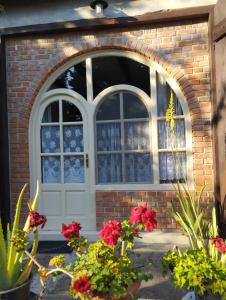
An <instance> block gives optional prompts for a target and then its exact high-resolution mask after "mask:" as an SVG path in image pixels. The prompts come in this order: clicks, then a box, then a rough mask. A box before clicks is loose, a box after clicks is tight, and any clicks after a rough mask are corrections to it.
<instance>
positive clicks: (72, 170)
mask: <svg viewBox="0 0 226 300" xmlns="http://www.w3.org/2000/svg"><path fill="white" fill-rule="evenodd" d="M64 182H65V183H83V182H84V157H83V156H65V157H64Z"/></svg>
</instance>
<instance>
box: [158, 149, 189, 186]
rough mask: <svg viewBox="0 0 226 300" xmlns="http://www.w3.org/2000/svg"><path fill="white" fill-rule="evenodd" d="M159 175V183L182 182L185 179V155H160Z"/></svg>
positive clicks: (181, 153)
mask: <svg viewBox="0 0 226 300" xmlns="http://www.w3.org/2000/svg"><path fill="white" fill-rule="evenodd" d="M159 173H160V183H171V182H176V181H177V180H179V181H180V182H184V181H185V178H186V177H187V172H186V153H185V152H179V153H178V154H176V153H170V152H167V153H160V154H159ZM184 177H185V178H184Z"/></svg>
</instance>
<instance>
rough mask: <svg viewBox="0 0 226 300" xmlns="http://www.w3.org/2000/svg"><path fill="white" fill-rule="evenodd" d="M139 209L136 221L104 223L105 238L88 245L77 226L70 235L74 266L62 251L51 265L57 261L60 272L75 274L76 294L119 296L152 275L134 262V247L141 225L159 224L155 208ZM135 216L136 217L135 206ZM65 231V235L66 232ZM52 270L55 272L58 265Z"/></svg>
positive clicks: (72, 292)
mask: <svg viewBox="0 0 226 300" xmlns="http://www.w3.org/2000/svg"><path fill="white" fill-rule="evenodd" d="M135 211H136V215H137V218H136V220H135V221H134V222H132V221H131V220H124V221H122V222H117V221H116V220H110V221H108V222H106V223H104V225H103V228H102V230H101V231H100V237H101V239H99V240H97V241H96V242H95V243H91V244H89V245H88V246H87V244H86V243H85V242H87V241H86V239H85V238H83V237H82V236H78V231H77V230H76V231H74V233H75V234H71V235H70V236H68V245H70V246H72V248H73V251H74V252H75V253H76V254H77V259H76V260H75V261H74V263H73V266H69V265H65V261H64V258H63V256H62V255H61V256H57V257H55V258H52V259H51V261H50V265H53V264H54V265H55V266H56V267H58V271H59V272H60V271H64V273H68V275H69V276H70V277H71V278H72V283H71V287H70V293H71V295H72V297H74V298H77V297H79V298H81V299H91V298H93V297H100V298H101V297H107V298H109V299H110V298H114V299H119V298H121V297H123V296H125V295H126V294H127V291H128V289H129V287H130V286H131V285H132V284H133V283H134V282H137V281H141V280H148V279H150V278H152V275H151V274H146V273H145V272H144V271H143V270H142V269H141V267H136V266H135V265H134V262H133V259H132V254H133V252H132V250H131V249H132V248H133V246H134V238H135V237H139V231H140V230H141V229H144V228H146V230H148V231H149V230H150V228H151V226H153V227H155V226H156V220H155V212H154V211H153V210H149V209H148V208H147V207H137V208H135ZM131 216H133V217H132V219H133V220H134V209H132V212H131ZM144 216H145V218H144ZM142 219H143V221H142ZM74 224H75V223H74ZM76 224H77V226H76V227H77V228H79V226H78V223H77V222H76ZM147 224H148V226H147ZM65 226H66V227H65ZM70 227H71V226H70V224H69V225H64V226H63V227H62V229H65V228H70ZM153 227H152V228H153ZM62 233H63V235H64V236H65V232H64V231H62ZM59 267H60V268H61V270H60V269H59ZM55 270H56V269H55ZM52 272H55V271H54V269H53V270H52Z"/></svg>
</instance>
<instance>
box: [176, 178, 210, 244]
mask: <svg viewBox="0 0 226 300" xmlns="http://www.w3.org/2000/svg"><path fill="white" fill-rule="evenodd" d="M174 187H175V191H176V195H177V199H178V201H179V205H180V211H178V209H177V208H176V206H175V205H174V204H172V207H173V217H174V219H175V220H176V221H177V222H178V223H179V224H180V225H181V227H182V228H183V229H184V231H185V232H186V233H187V235H188V238H189V242H190V245H191V247H192V249H197V248H203V247H204V246H205V245H206V240H207V239H208V237H209V222H208V220H207V217H206V215H205V214H204V213H203V210H202V208H201V201H202V196H203V191H204V189H205V186H203V187H202V189H201V191H200V193H199V194H198V195H197V194H196V193H195V192H191V191H189V190H188V189H187V187H186V186H185V185H182V184H180V183H177V184H175V185H174Z"/></svg>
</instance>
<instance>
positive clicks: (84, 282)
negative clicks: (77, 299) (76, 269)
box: [72, 276, 92, 294]
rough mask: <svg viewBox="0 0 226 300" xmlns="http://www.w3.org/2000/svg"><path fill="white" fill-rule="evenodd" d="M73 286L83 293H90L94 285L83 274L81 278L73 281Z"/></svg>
mask: <svg viewBox="0 0 226 300" xmlns="http://www.w3.org/2000/svg"><path fill="white" fill-rule="evenodd" d="M72 288H73V289H74V290H75V291H76V292H78V293H81V294H90V293H91V292H92V286H91V284H90V283H89V279H88V277H87V276H81V277H79V279H77V280H75V281H73V283H72Z"/></svg>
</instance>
